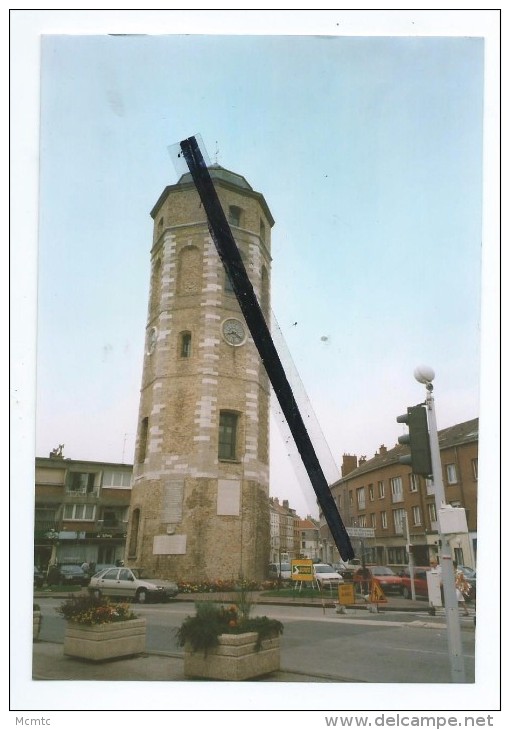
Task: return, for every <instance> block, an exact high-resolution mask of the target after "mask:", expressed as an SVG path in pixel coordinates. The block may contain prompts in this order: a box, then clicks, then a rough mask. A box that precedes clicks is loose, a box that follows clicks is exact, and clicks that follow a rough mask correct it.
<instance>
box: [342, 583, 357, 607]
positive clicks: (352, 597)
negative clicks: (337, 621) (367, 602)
mask: <svg viewBox="0 0 510 730" xmlns="http://www.w3.org/2000/svg"><path fill="white" fill-rule="evenodd" d="M338 603H339V604H340V605H341V606H352V605H354V604H355V603H356V593H355V592H354V583H339V584H338Z"/></svg>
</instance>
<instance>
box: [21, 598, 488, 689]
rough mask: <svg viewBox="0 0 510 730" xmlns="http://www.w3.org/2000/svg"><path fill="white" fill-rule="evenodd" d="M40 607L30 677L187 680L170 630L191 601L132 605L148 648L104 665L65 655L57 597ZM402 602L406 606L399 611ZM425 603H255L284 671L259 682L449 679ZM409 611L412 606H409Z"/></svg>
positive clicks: (468, 664) (466, 622)
mask: <svg viewBox="0 0 510 730" xmlns="http://www.w3.org/2000/svg"><path fill="white" fill-rule="evenodd" d="M37 600H38V602H39V604H40V605H41V609H42V612H43V624H42V631H41V635H40V640H39V641H38V642H35V643H34V645H33V678H34V679H35V680H52V679H53V680H54V679H61V680H73V679H83V680H87V679H94V680H109V681H112V680H113V681H115V680H141V681H158V680H163V681H165V680H166V681H169V680H171V681H184V680H185V678H184V674H183V654H182V649H180V648H179V647H177V645H176V642H175V635H174V630H175V628H176V627H177V626H179V625H180V623H181V622H182V620H183V618H184V617H185V616H186V615H189V614H191V613H193V602H191V601H190V602H183V601H177V602H174V603H171V604H163V605H161V604H154V605H145V606H137V607H136V612H137V613H138V614H139V615H140V616H144V617H145V618H146V619H147V645H146V653H145V654H144V655H143V656H140V657H132V658H127V659H122V660H120V659H119V660H116V661H111V662H103V663H99V664H97V663H90V662H83V661H80V660H78V659H72V658H70V657H64V656H63V652H62V643H63V640H64V630H65V622H64V620H63V619H62V618H60V617H59V616H58V615H57V614H56V612H55V607H56V606H57V605H58V601H56V600H55V599H53V598H38V599H37ZM404 608H406V610H403V609H404ZM426 608H427V607H426V605H425V604H424V603H422V604H417V605H414V606H410V605H409V603H408V604H405V603H404V604H403V608H402V610H399V607H398V605H397V606H395V605H393V606H392V610H389V609H390V606H388V607H386V609H379V612H378V613H372V612H370V611H368V610H367V608H366V607H365V606H359V607H355V608H350V609H347V611H346V612H345V613H338V612H337V610H336V608H335V607H334V606H332V605H331V606H329V607H326V606H322V605H320V604H316V605H313V606H303V605H296V604H295V603H294V604H290V605H288V604H287V605H278V604H274V603H273V604H272V605H267V604H266V605H256V606H254V607H253V612H254V613H258V614H265V615H267V616H271V617H274V618H278V619H279V620H280V621H282V622H283V624H284V627H285V630H284V633H283V636H282V639H281V671H280V672H276V673H274V674H272V675H270V676H268V677H265V678H263V679H262V680H261V681H273V682H278V681H280V682H299V681H303V682H357V683H359V682H370V683H375V682H391V683H437V682H441V683H448V682H450V681H451V670H450V661H449V654H448V641H447V631H446V623H445V616H444V612H442V611H441V610H439V611H438V613H437V614H436V616H433V617H432V616H430V615H429V614H428V612H427V610H426ZM409 609H413V610H409ZM461 628H462V643H463V656H464V663H465V674H466V682H467V683H470V682H474V679H475V627H474V623H473V616H470V617H469V618H464V617H462V618H461Z"/></svg>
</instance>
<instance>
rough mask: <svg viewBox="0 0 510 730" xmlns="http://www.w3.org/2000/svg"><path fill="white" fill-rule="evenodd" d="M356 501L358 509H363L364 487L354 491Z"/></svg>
mask: <svg viewBox="0 0 510 730" xmlns="http://www.w3.org/2000/svg"><path fill="white" fill-rule="evenodd" d="M356 500H357V502H358V509H365V487H360V488H359V489H356Z"/></svg>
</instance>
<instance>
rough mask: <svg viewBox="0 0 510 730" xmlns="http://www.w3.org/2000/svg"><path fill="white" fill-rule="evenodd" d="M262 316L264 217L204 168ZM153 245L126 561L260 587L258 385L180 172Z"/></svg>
mask: <svg viewBox="0 0 510 730" xmlns="http://www.w3.org/2000/svg"><path fill="white" fill-rule="evenodd" d="M209 171H210V174H211V177H212V179H213V181H214V185H215V188H216V190H217V193H218V196H219V198H220V201H221V204H222V206H223V209H224V211H225V214H226V215H227V218H228V220H229V223H230V226H231V228H232V232H233V234H234V237H235V239H236V242H237V245H238V247H239V249H240V252H241V256H242V258H243V260H244V263H245V266H246V269H247V271H248V275H249V277H250V280H251V283H252V286H253V288H254V290H255V293H256V295H257V297H258V300H259V302H260V305H261V307H262V310H263V311H264V314H265V316H266V319H268V315H269V308H270V304H269V293H270V267H271V255H270V251H271V243H270V232H271V227H272V226H273V224H274V220H273V218H272V215H271V213H270V211H269V208H268V206H267V204H266V202H265V200H264V198H263V196H262V195H261V194H260V193H257V192H255V191H254V190H253V189H252V188H251V186H250V185H249V184H248V183H247V182H246V180H245V179H244V178H243V177H241V176H240V175H237V174H235V173H232V172H230V171H228V170H226V169H224V168H222V167H220V166H219V165H213V166H212V167H210V168H209ZM151 216H152V218H153V219H154V236H153V245H152V250H151V282H150V295H149V309H148V316H147V326H146V346H145V355H144V364H143V376H142V387H141V396H140V408H139V419H138V429H137V440H136V449H135V464H134V468H133V489H132V497H131V507H130V518H129V527H128V534H127V544H126V563H127V564H128V565H130V566H138V567H143V568H145V569H146V570H148V571H150V572H151V573H152V574H154V575H157V576H159V577H161V578H165V577H166V578H173V579H176V580H189V581H201V580H209V581H211V580H216V579H220V580H225V579H232V578H238V577H240V576H242V577H244V578H246V579H254V580H260V579H262V578H264V577H265V572H266V567H267V563H268V562H269V501H268V497H269V380H268V378H267V375H266V372H265V370H264V367H263V365H262V363H261V361H260V358H259V355H258V352H257V349H256V347H255V345H254V343H253V341H252V338H251V337H250V334H249V332H248V330H247V328H246V324H245V322H244V318H243V316H242V314H241V311H240V308H239V305H238V302H237V299H236V296H235V294H234V292H233V291H232V287H231V285H230V282H229V279H228V277H227V276H226V273H225V270H224V268H223V265H222V263H221V261H220V258H219V256H218V253H217V251H216V248H215V246H214V243H213V240H212V238H211V236H210V234H209V230H208V225H207V219H206V216H205V213H204V210H203V208H202V206H201V203H200V199H199V196H198V193H197V191H196V188H195V186H194V184H193V181H192V179H191V175H190V174H189V173H188V174H186V175H183V176H182V177H181V178H180V180H179V181H178V183H177V184H176V185H171V186H168V187H166V188H165V190H164V191H163V193H162V194H161V196H160V198H159V200H158V201H157V203H156V205H155V206H154V208H153V210H152V211H151Z"/></svg>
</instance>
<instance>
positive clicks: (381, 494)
mask: <svg viewBox="0 0 510 730" xmlns="http://www.w3.org/2000/svg"><path fill="white" fill-rule="evenodd" d="M377 491H378V493H379V499H384V482H377Z"/></svg>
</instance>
